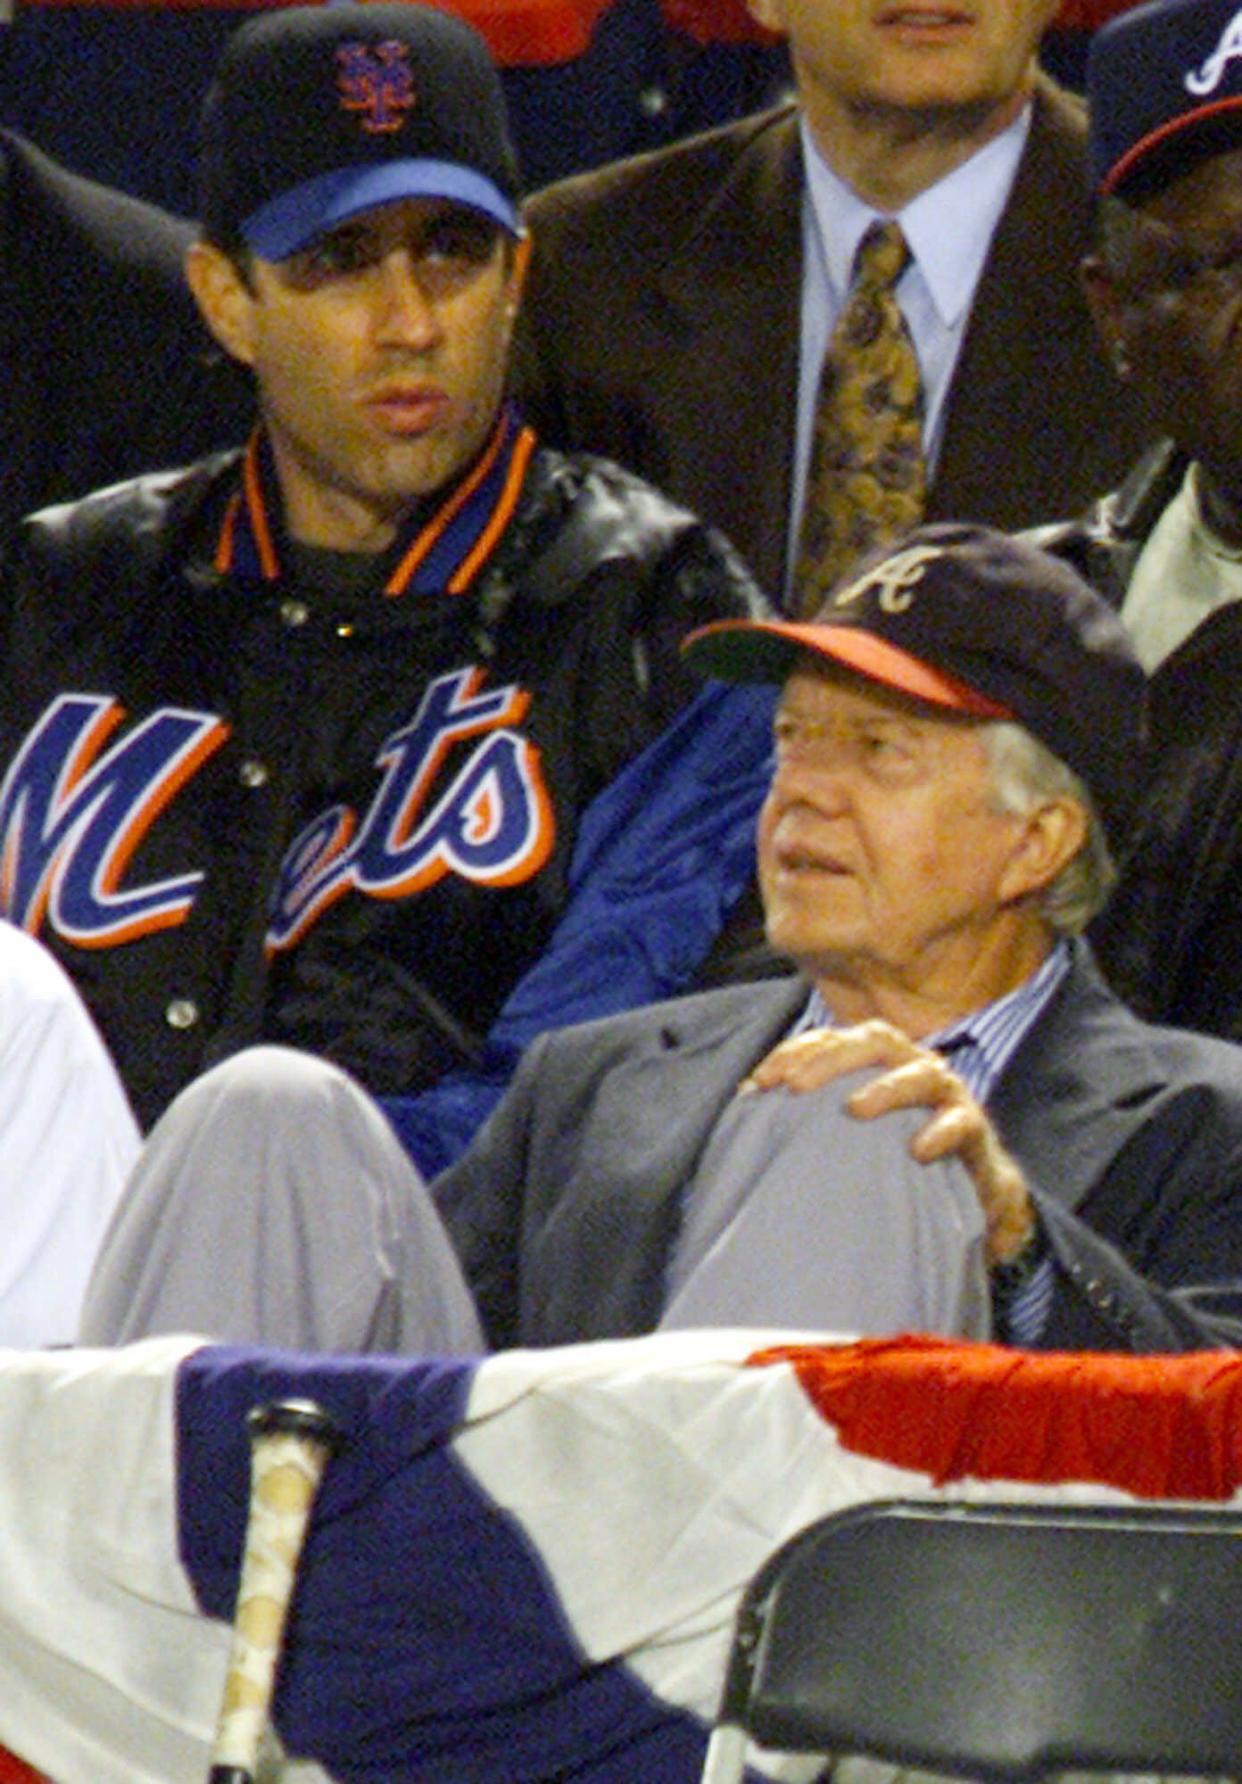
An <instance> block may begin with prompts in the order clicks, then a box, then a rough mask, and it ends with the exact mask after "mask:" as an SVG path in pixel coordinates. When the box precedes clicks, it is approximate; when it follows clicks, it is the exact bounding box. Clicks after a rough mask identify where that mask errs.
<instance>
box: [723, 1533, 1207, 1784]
mask: <svg viewBox="0 0 1242 1784" xmlns="http://www.w3.org/2000/svg"><path fill="white" fill-rule="evenodd" d="M1239 1537H1242V1519H1239V1517H1238V1516H1237V1514H1236V1513H1223V1512H1218V1511H1210V1510H1206V1509H1194V1510H1191V1509H1188V1508H1186V1507H1185V1506H1180V1505H1170V1504H1166V1505H1150V1506H1137V1507H1136V1506H1133V1505H1129V1506H1121V1505H1106V1504H1105V1505H1082V1506H1067V1505H1065V1504H1061V1505H1055V1506H1054V1505H1048V1504H1044V1505H1038V1504H997V1503H988V1504H979V1503H975V1504H972V1503H963V1502H960V1501H958V1502H953V1503H949V1502H930V1503H928V1502H915V1501H900V1500H891V1501H880V1502H875V1503H872V1504H869V1505H863V1506H859V1507H856V1508H852V1509H850V1510H848V1511H844V1512H840V1513H836V1514H834V1515H832V1516H830V1517H827V1518H824V1519H821V1520H819V1521H818V1522H816V1523H814V1524H812V1525H810V1526H809V1527H808V1528H807V1529H805V1530H804V1531H802V1532H801V1533H800V1534H799V1535H796V1536H794V1537H792V1538H791V1539H789V1540H788V1541H787V1542H785V1543H784V1544H782V1545H781V1547H780V1548H778V1549H777V1550H776V1552H775V1553H774V1554H773V1555H772V1557H771V1558H770V1559H769V1560H768V1561H767V1562H766V1563H765V1565H764V1566H763V1567H762V1568H761V1569H760V1571H759V1573H758V1574H757V1575H756V1576H755V1579H754V1580H753V1582H752V1584H751V1585H750V1587H749V1589H748V1590H747V1592H746V1594H745V1596H744V1598H743V1601H742V1604H741V1606H740V1608H739V1611H738V1615H737V1620H736V1626H735V1634H734V1640H733V1647H732V1652H731V1656H730V1661H729V1667H728V1673H727V1677H726V1681H725V1687H724V1693H723V1697H722V1701H721V1706H720V1711H719V1714H718V1718H717V1722H716V1726H715V1728H714V1730H713V1733H712V1737H711V1741H710V1743H709V1747H708V1753H707V1759H706V1764H705V1768H704V1771H703V1784H739V1781H740V1780H741V1778H742V1775H743V1765H744V1760H745V1752H746V1745H747V1741H748V1739H751V1740H754V1741H756V1742H758V1743H759V1744H760V1745H762V1746H763V1747H765V1748H769V1749H773V1748H774V1749H778V1750H788V1751H791V1752H807V1753H815V1754H818V1753H823V1754H826V1755H827V1754H831V1755H833V1756H834V1757H836V1758H837V1759H840V1758H841V1757H842V1756H844V1755H848V1754H864V1755H867V1756H869V1757H872V1758H875V1759H879V1760H883V1761H887V1762H890V1763H895V1764H898V1765H903V1766H916V1767H918V1768H920V1769H923V1770H930V1771H934V1772H940V1773H948V1774H951V1775H955V1776H963V1777H972V1778H976V1779H983V1780H987V1781H988V1784H1030V1781H1032V1780H1035V1779H1039V1778H1042V1777H1044V1776H1046V1775H1047V1774H1048V1773H1050V1772H1059V1771H1064V1770H1073V1771H1092V1772H1113V1771H1119V1772H1130V1773H1150V1774H1165V1775H1167V1774H1170V1773H1178V1774H1196V1775H1210V1776H1230V1777H1234V1778H1236V1777H1238V1776H1242V1659H1240V1658H1239V1645H1238V1638H1237V1624H1238V1606H1239V1605H1240V1604H1242V1542H1240V1541H1239Z"/></svg>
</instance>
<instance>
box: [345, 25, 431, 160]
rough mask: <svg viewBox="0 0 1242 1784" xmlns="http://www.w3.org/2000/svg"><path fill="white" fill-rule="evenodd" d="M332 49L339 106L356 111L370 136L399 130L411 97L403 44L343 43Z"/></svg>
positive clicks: (391, 41) (411, 77)
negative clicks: (336, 62)
mask: <svg viewBox="0 0 1242 1784" xmlns="http://www.w3.org/2000/svg"><path fill="white" fill-rule="evenodd" d="M336 53H337V60H338V61H339V63H340V72H339V74H338V75H337V81H336V84H337V88H338V90H339V92H340V95H341V109H342V110H343V111H352V112H357V113H359V120H358V121H359V123H360V124H361V125H362V128H363V129H364V130H368V131H370V132H371V134H372V135H373V136H382V135H387V134H388V133H390V132H391V131H394V130H400V129H401V127H402V125H403V124H404V123H405V114H406V112H408V111H409V109H410V107H411V106H412V105H413V104H414V98H415V95H414V79H413V76H412V75H411V73H410V69H409V63H408V61H407V55H408V51H407V49H406V46H405V44H403V43H398V42H396V41H395V40H389V41H388V42H386V43H377V44H369V43H346V44H342V46H341V48H340V49H339V50H338V51H337V52H336Z"/></svg>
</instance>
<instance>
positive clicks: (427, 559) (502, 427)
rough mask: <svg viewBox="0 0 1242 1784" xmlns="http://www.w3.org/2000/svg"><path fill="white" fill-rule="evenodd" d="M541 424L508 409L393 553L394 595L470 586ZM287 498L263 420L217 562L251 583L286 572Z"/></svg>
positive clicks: (507, 510) (511, 501)
mask: <svg viewBox="0 0 1242 1784" xmlns="http://www.w3.org/2000/svg"><path fill="white" fill-rule="evenodd" d="M534 448H535V435H534V431H533V430H532V429H531V428H529V427H524V426H523V425H522V423H521V422H520V421H519V419H518V417H517V414H516V411H514V410H513V409H512V408H505V409H503V410H502V411H501V413H500V415H499V416H498V417H497V420H496V425H495V427H494V428H493V429H492V433H491V436H490V438H489V439H488V442H487V444H486V445H485V446H484V448H483V451H482V452H481V453H480V455H479V457H478V458H477V459H476V460H475V463H474V465H473V466H472V468H471V469H470V470H469V471H468V472H467V473H466V475H465V476H464V477H463V478H461V479H460V480H459V481H458V482H457V483H456V484H455V485H454V486H453V488H452V490H451V491H450V492H449V493H448V495H447V496H445V498H444V500H443V501H442V502H441V503H440V504H439V506H438V507H437V508H436V510H435V511H434V513H432V514H431V515H430V516H428V515H426V514H419V515H418V516H417V517H415V518H414V519H412V520H411V521H410V522H409V524H408V525H407V526H406V527H405V528H404V529H403V531H402V533H401V534H400V536H399V538H398V540H397V542H396V544H395V545H394V546H393V547H392V548H391V550H390V552H389V553H388V557H389V562H390V566H391V567H390V569H389V573H388V579H387V581H386V583H385V586H384V593H385V594H386V595H389V596H397V595H404V594H407V593H411V592H412V593H414V594H439V593H448V594H450V595H456V594H463V593H465V592H466V591H467V590H468V589H469V588H470V587H471V586H472V585H473V583H474V581H475V578H476V577H477V576H478V574H479V572H480V570H482V568H483V567H484V565H485V564H487V563H488V562H489V561H490V559H491V557H492V554H493V552H494V551H495V549H496V547H497V545H498V544H499V543H500V540H501V539H502V538H503V536H504V533H505V530H506V528H507V527H508V525H509V522H510V521H511V520H512V518H513V514H514V511H515V509H516V508H517V505H518V501H519V499H520V497H521V493H522V486H523V483H524V480H525V477H526V470H527V466H528V465H529V463H530V458H531V454H532V452H533V451H534ZM280 514H281V505H280V496H279V490H278V485H277V480H276V472H275V467H274V464H273V459H272V451H271V446H270V443H269V441H268V439H267V436H266V434H265V432H264V430H263V429H262V428H261V427H260V428H259V429H257V430H256V431H255V433H254V434H253V435H252V437H251V440H250V444H249V445H248V447H247V448H246V453H245V457H244V459H243V461H242V470H241V485H240V487H239V488H238V489H237V490H236V491H235V493H234V494H233V496H232V498H231V499H230V501H229V502H228V505H227V506H226V508H225V511H224V517H223V520H222V521H221V524H220V530H219V534H218V536H217V539H216V547H215V554H214V567H215V569H216V571H217V572H218V573H219V574H220V575H225V576H233V577H236V578H237V579H238V580H241V581H248V582H278V581H280V580H281V577H282V564H281V558H282V544H283V541H282V526H281V520H280Z"/></svg>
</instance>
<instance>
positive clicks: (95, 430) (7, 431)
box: [0, 130, 254, 533]
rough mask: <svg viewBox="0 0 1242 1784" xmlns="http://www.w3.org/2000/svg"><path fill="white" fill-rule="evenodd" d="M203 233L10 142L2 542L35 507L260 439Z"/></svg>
mask: <svg viewBox="0 0 1242 1784" xmlns="http://www.w3.org/2000/svg"><path fill="white" fill-rule="evenodd" d="M194 233H195V232H194V230H193V228H192V227H191V225H190V224H188V223H183V222H181V221H180V220H179V219H177V218H175V217H172V216H169V215H167V214H166V213H165V212H163V211H160V210H157V209H156V208H155V206H153V205H148V204H142V203H140V202H139V201H138V200H137V199H134V198H130V197H128V196H127V195H125V194H124V193H121V192H114V191H112V190H111V189H110V188H109V187H107V186H101V185H99V184H98V183H97V182H95V181H94V180H87V179H83V178H81V177H80V176H79V175H77V174H73V173H70V172H68V171H67V169H65V168H63V167H60V166H58V165H57V164H56V162H54V161H52V160H50V159H49V158H48V157H47V156H46V155H44V154H42V153H41V152H40V151H39V150H38V149H36V148H34V147H33V146H32V145H31V144H30V143H28V142H26V141H25V140H24V139H23V138H22V137H20V136H17V135H15V134H14V133H13V132H12V131H8V130H0V258H2V259H3V264H4V295H3V300H2V301H0V340H2V341H3V358H4V403H3V420H2V421H0V533H7V532H8V531H9V529H10V528H11V527H12V526H13V524H14V522H16V521H17V520H19V519H20V518H21V516H22V515H23V514H26V513H28V512H30V511H31V510H32V509H35V508H41V507H43V506H45V505H46V504H47V503H49V502H56V501H62V500H65V499H67V498H68V497H71V496H79V495H84V494H85V493H86V491H87V490H89V489H94V488H96V487H98V486H99V485H101V484H104V483H114V482H116V481H117V480H119V479H120V478H122V477H127V476H130V475H132V474H134V473H136V472H139V471H147V470H155V469H158V468H160V467H162V466H166V465H174V464H182V463H184V462H185V461H186V460H188V459H193V458H198V457H200V456H201V455H202V454H203V453H204V452H208V451H212V450H214V449H216V448H221V447H226V446H234V445H237V444H239V443H240V442H241V441H242V440H244V439H245V437H246V434H247V433H248V432H249V429H250V425H251V416H252V412H253V407H254V402H253V397H252V395H251V394H250V391H249V387H248V386H247V384H246V382H245V380H244V379H243V378H241V377H240V376H239V375H238V374H237V373H236V371H234V370H226V369H225V365H224V362H223V359H222V356H219V355H216V356H215V357H216V359H217V360H218V362H219V363H216V364H212V363H210V359H211V356H210V354H209V347H210V342H209V338H208V335H207V333H206V330H205V329H204V328H203V325H202V323H201V321H200V319H199V317H198V314H197V311H196V310H195V308H194V304H193V301H192V299H191V297H190V293H189V289H188V287H187V286H186V282H185V277H184V273H183V271H182V261H183V259H184V255H185V250H186V247H187V246H188V244H189V242H190V241H191V240H192V239H193V236H194Z"/></svg>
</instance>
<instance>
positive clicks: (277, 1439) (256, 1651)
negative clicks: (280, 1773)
mask: <svg viewBox="0 0 1242 1784" xmlns="http://www.w3.org/2000/svg"><path fill="white" fill-rule="evenodd" d="M246 1423H247V1425H248V1427H249V1430H250V1505H249V1510H248V1513H247V1518H246V1539H245V1546H244V1548H243V1551H242V1563H241V1575H240V1578H239V1580H238V1585H237V1609H236V1612H235V1614H234V1618H233V1640H232V1645H231V1647H230V1651H229V1660H228V1668H227V1671H226V1673H225V1679H224V1691H223V1694H222V1696H221V1700H220V1715H219V1719H218V1721H217V1723H216V1734H215V1740H214V1742H213V1743H212V1749H211V1770H210V1771H209V1772H208V1774H207V1778H208V1784H255V1777H256V1774H257V1770H258V1766H259V1761H260V1756H261V1753H262V1747H263V1740H264V1734H265V1731H266V1729H267V1722H268V1716H269V1714H270V1711H271V1707H272V1694H273V1691H274V1689H275V1683H276V1667H277V1664H278V1662H279V1660H280V1651H281V1645H282V1643H283V1640H284V1633H285V1624H286V1622H287V1620H288V1615H289V1606H290V1603H291V1602H292V1599H293V1589H294V1584H295V1582H296V1579H297V1569H298V1560H299V1558H300V1556H301V1553H302V1545H303V1543H304V1542H305V1540H306V1532H307V1530H308V1528H309V1526H310V1519H311V1511H312V1509H313V1507H314V1503H315V1495H316V1493H317V1491H318V1489H319V1483H320V1481H321V1480H322V1478H323V1471H324V1469H325V1468H326V1466H327V1464H328V1460H329V1458H330V1457H331V1456H332V1455H333V1454H335V1452H336V1451H337V1450H338V1449H339V1448H340V1445H341V1433H340V1430H339V1429H338V1427H337V1424H336V1421H335V1420H334V1419H333V1418H332V1416H331V1414H330V1413H328V1412H325V1410H324V1409H323V1407H322V1406H317V1405H316V1404H315V1402H314V1401H312V1400H277V1401H274V1402H273V1403H271V1404H270V1405H266V1406H256V1407H253V1408H252V1409H251V1411H250V1412H249V1414H248V1415H247V1419H246Z"/></svg>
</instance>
